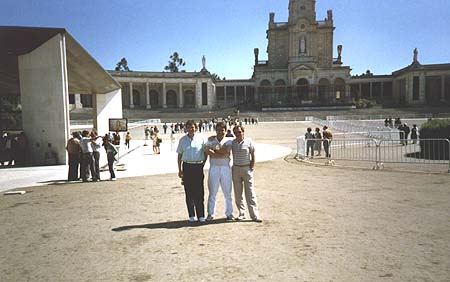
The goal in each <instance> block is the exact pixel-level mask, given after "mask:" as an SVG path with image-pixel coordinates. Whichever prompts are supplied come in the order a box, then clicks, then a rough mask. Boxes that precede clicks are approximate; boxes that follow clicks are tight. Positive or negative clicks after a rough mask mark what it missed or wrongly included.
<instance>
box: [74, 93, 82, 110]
mask: <svg viewBox="0 0 450 282" xmlns="http://www.w3.org/2000/svg"><path fill="white" fill-rule="evenodd" d="M74 97H75V109H82V108H83V104H82V103H81V94H80V93H75V94H74Z"/></svg>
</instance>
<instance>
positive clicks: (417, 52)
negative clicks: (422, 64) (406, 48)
mask: <svg viewBox="0 0 450 282" xmlns="http://www.w3.org/2000/svg"><path fill="white" fill-rule="evenodd" d="M413 53H414V57H413V63H418V61H417V57H418V55H419V51H417V48H414V51H413Z"/></svg>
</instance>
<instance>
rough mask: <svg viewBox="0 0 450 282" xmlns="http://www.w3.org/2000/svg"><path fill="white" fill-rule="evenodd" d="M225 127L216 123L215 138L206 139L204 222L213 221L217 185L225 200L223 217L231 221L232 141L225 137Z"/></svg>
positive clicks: (220, 123)
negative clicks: (206, 168)
mask: <svg viewBox="0 0 450 282" xmlns="http://www.w3.org/2000/svg"><path fill="white" fill-rule="evenodd" d="M226 130H227V125H226V124H225V122H223V121H222V122H218V123H217V125H216V136H211V137H210V138H208V142H207V143H206V154H207V155H208V156H209V163H210V167H209V173H208V190H209V196H208V217H207V218H206V221H212V220H213V219H214V214H215V209H216V196H217V192H218V191H219V185H220V187H222V192H223V195H224V198H225V216H226V219H227V220H233V199H232V197H231V190H232V180H231V167H230V152H231V142H232V139H231V138H228V137H225V133H226Z"/></svg>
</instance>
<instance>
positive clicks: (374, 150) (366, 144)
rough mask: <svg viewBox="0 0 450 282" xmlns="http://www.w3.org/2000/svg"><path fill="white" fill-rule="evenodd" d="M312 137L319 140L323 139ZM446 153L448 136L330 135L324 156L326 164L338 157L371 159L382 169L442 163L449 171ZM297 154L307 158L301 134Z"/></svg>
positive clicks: (448, 146) (448, 150) (449, 165)
mask: <svg viewBox="0 0 450 282" xmlns="http://www.w3.org/2000/svg"><path fill="white" fill-rule="evenodd" d="M344 136H345V135H344ZM314 141H315V142H317V141H320V142H321V143H323V139H321V140H314ZM324 154H325V152H324V149H323V147H322V155H324ZM449 154H450V141H449V140H448V139H419V140H417V141H416V142H413V141H412V140H410V139H408V140H402V139H391V140H388V139H373V138H361V139H354V138H349V139H347V138H342V139H333V141H332V142H331V146H330V155H331V156H330V157H329V158H326V159H325V160H326V164H334V163H335V162H336V161H338V160H346V161H366V162H373V164H374V165H373V169H382V168H384V166H385V164H394V163H402V164H416V165H419V166H420V165H438V166H439V167H441V166H445V167H446V170H447V172H448V173H450V157H449ZM297 157H298V158H301V159H308V158H310V156H307V155H306V140H305V138H304V137H303V136H301V137H298V138H297Z"/></svg>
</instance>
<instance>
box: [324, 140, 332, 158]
mask: <svg viewBox="0 0 450 282" xmlns="http://www.w3.org/2000/svg"><path fill="white" fill-rule="evenodd" d="M330 144H331V141H329V140H323V149H324V150H325V157H327V158H331V153H330Z"/></svg>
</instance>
